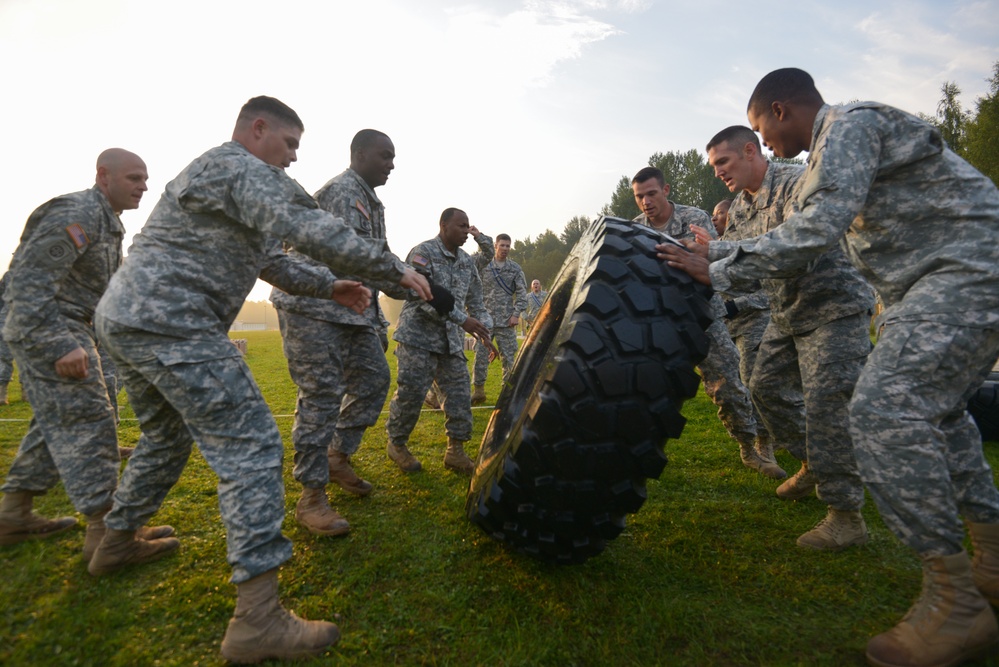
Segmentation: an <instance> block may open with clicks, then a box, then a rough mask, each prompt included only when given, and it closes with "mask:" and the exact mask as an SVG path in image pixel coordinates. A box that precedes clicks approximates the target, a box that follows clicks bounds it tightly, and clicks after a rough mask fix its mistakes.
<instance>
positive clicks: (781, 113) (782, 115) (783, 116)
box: [770, 102, 787, 123]
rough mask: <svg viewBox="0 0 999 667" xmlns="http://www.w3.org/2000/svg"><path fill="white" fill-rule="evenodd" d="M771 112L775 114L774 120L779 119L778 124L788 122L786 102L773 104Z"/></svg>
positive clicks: (771, 104)
mask: <svg viewBox="0 0 999 667" xmlns="http://www.w3.org/2000/svg"><path fill="white" fill-rule="evenodd" d="M770 111H771V112H772V113H773V115H774V118H776V119H777V122H778V123H783V122H784V121H785V120H787V104H786V103H784V102H771V103H770Z"/></svg>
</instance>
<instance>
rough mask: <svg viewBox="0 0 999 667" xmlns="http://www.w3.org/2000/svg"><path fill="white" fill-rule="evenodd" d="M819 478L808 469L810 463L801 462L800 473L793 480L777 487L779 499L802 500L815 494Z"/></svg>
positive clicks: (792, 476) (794, 475)
mask: <svg viewBox="0 0 999 667" xmlns="http://www.w3.org/2000/svg"><path fill="white" fill-rule="evenodd" d="M818 482H819V478H818V477H816V476H815V474H814V473H812V471H810V470H809V469H808V461H802V462H801V468H799V469H798V472H796V473H794V474H793V475H791V479H789V480H787V481H786V482H784V483H783V484H781V485H780V486H778V487H777V497H778V498H780V499H782V500H801V499H802V498H807V497H808V496H809V495H811V494H813V493H815V485H816V484H818Z"/></svg>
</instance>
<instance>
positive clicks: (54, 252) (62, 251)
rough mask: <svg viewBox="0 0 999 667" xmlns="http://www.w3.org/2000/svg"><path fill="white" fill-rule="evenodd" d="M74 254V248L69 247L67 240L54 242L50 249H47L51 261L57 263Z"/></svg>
mask: <svg viewBox="0 0 999 667" xmlns="http://www.w3.org/2000/svg"><path fill="white" fill-rule="evenodd" d="M72 252H73V248H72V246H70V245H69V242H68V241H66V239H59V240H56V241H53V242H52V243H50V244H49V245H48V247H46V248H45V254H46V255H47V256H48V258H49V259H50V260H52V261H53V262H56V263H60V262H62V260H64V259H65V258H66V256H67V255H69V254H71V253H72Z"/></svg>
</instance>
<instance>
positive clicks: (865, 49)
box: [0, 0, 999, 299]
mask: <svg viewBox="0 0 999 667" xmlns="http://www.w3.org/2000/svg"><path fill="white" fill-rule="evenodd" d="M997 60H999V2H997V1H996V0H987V1H967V2H946V1H942V0H904V1H891V0H890V1H886V2H869V1H862V2H855V1H853V0H841V1H839V2H835V3H833V2H800V3H794V4H793V6H792V3H789V2H784V3H777V2H770V1H761V2H756V3H744V2H716V1H714V0H700V1H699V2H696V3H695V2H683V3H681V2H656V1H653V0H617V1H615V0H563V1H561V2H553V1H548V0H509V1H504V0H467V1H464V2H462V1H460V0H455V1H451V0H419V1H417V0H409V1H406V0H364V1H363V2H344V1H343V0H330V1H327V2H320V1H318V0H316V1H313V2H307V1H304V0H283V1H282V2H272V3H264V2H258V1H257V0H240V1H238V2H237V1H229V0H197V1H195V0H170V1H169V2H167V1H162V0H146V1H143V2H139V1H138V0H134V1H131V2H130V1H127V0H88V1H87V2H79V0H0V94H2V95H3V103H2V104H0V122H2V126H3V127H5V128H6V134H5V136H4V141H3V144H4V145H5V146H6V149H5V153H6V155H7V158H6V159H5V160H4V161H3V164H2V166H0V183H2V184H3V185H2V190H0V215H2V220H3V222H2V224H0V269H2V268H4V267H6V266H7V264H8V263H9V260H10V255H11V253H12V252H13V251H14V249H15V248H16V246H17V242H18V238H19V236H20V233H21V230H22V229H23V225H24V221H25V220H26V219H27V217H28V215H29V214H30V213H31V211H32V210H34V209H35V208H36V207H37V206H39V205H41V204H42V203H44V202H45V201H47V200H48V199H51V198H52V197H54V196H57V195H60V194H63V193H67V192H74V191H78V190H83V189H86V188H88V187H90V186H91V185H93V179H94V174H95V167H94V163H95V160H96V157H97V155H98V153H100V152H101V151H102V150H103V149H105V148H109V147H112V146H119V147H122V148H126V149H128V150H131V151H133V152H135V153H137V154H139V155H140V156H141V157H142V158H143V159H144V160H145V162H146V164H147V166H148V169H149V175H150V178H149V182H148V185H149V192H147V193H146V195H145V197H144V198H143V200H142V204H141V206H140V207H139V208H138V209H137V210H134V211H126V212H125V213H124V214H123V215H122V221H123V223H124V224H125V228H126V230H127V236H126V241H125V246H126V248H127V247H128V245H129V243H130V240H129V239H130V237H131V235H133V234H135V233H136V232H138V231H139V230H140V229H141V228H142V225H143V224H144V222H145V220H146V218H147V217H148V215H149V213H150V212H151V211H152V209H153V206H154V205H155V203H156V201H157V199H158V198H159V196H160V194H161V193H162V191H163V188H164V186H165V185H166V183H167V182H168V181H169V180H171V179H172V178H173V177H174V176H176V175H177V174H178V173H179V172H180V171H181V170H182V169H183V168H184V167H185V166H186V165H187V164H189V163H190V162H191V161H192V160H194V159H195V158H196V157H198V156H199V155H201V154H202V153H203V152H205V151H206V150H208V149H209V148H212V147H213V146H217V145H219V144H221V143H223V142H225V141H227V140H228V139H229V138H230V136H231V133H232V127H233V123H234V121H235V118H236V115H237V113H238V111H239V108H240V106H242V104H243V103H244V102H245V101H246V100H247V99H249V98H250V97H253V96H256V95H271V96H274V97H277V98H279V99H281V100H282V101H284V102H285V103H287V104H289V105H290V106H291V107H293V108H294V109H296V110H297V111H298V113H299V115H300V116H301V118H302V120H303V121H304V123H305V134H304V135H303V138H302V145H301V148H300V150H299V153H298V162H296V163H295V164H293V165H292V166H291V167H290V168H289V169H288V174H289V175H290V176H292V177H293V178H295V179H296V180H298V181H299V182H300V183H301V184H302V185H303V186H304V187H305V189H306V190H308V191H310V192H314V191H316V190H318V189H319V188H320V187H321V186H322V185H323V184H324V183H325V182H326V181H328V180H329V179H330V178H332V177H333V176H335V175H336V174H338V173H340V172H341V171H343V170H344V169H345V168H346V167H347V166H348V163H349V144H350V140H351V138H352V137H353V136H354V134H355V133H356V132H357V131H358V130H360V129H362V128H374V129H378V130H381V131H383V132H385V133H387V134H388V135H389V136H390V137H391V138H392V140H393V142H394V144H395V147H396V155H397V157H396V160H395V171H393V172H392V175H391V177H390V178H389V181H388V183H387V184H386V185H384V186H382V187H381V188H379V189H378V190H377V193H378V195H379V197H380V198H381V200H382V201H383V202H384V203H385V206H386V220H387V228H388V241H389V245H390V246H391V248H392V249H393V251H394V252H395V253H396V254H398V255H400V256H402V257H405V255H406V253H407V252H408V250H409V249H410V248H411V247H412V246H414V245H416V244H417V243H419V242H421V241H424V240H426V239H429V238H431V237H433V236H435V235H436V234H437V229H438V228H437V221H438V219H439V217H440V213H441V211H442V210H443V209H445V208H447V207H450V206H456V207H459V208H462V209H464V210H465V211H467V212H468V214H469V218H470V220H471V223H472V224H473V225H475V226H477V227H478V228H479V229H480V230H482V231H483V232H485V233H487V234H489V235H491V236H495V235H496V234H498V233H501V232H506V233H508V234H510V236H512V237H513V238H514V239H515V240H519V239H526V238H534V237H536V236H537V235H538V234H540V233H541V232H543V231H544V230H546V229H551V230H553V231H555V232H556V233H559V232H561V230H562V228H563V227H564V225H565V223H566V222H568V221H569V220H570V219H571V218H572V217H573V216H576V215H586V216H590V217H595V216H597V215H598V214H599V211H600V209H601V208H602V207H603V206H604V205H605V204H606V203H608V202H609V201H610V198H611V194H612V193H613V191H614V188H615V187H616V185H617V182H618V180H619V179H620V178H621V177H622V176H626V175H627V176H629V177H630V176H631V175H632V174H634V173H635V172H636V171H638V169H640V168H641V167H643V166H645V164H646V163H647V161H648V158H649V156H651V155H652V154H653V153H656V152H666V151H671V150H677V151H687V150H690V149H691V148H695V149H698V150H700V151H702V152H703V149H704V145H705V144H706V143H707V141H708V140H709V139H710V138H711V137H712V136H713V135H714V134H715V133H716V132H717V131H719V130H721V129H723V128H725V127H727V126H729V125H735V124H745V123H746V118H745V108H746V102H747V101H748V98H749V95H750V93H751V92H752V90H753V88H754V86H755V85H756V82H757V81H758V80H759V79H760V78H761V77H762V76H763V75H765V74H766V73H767V72H770V71H771V70H774V69H777V68H780V67H800V68H802V69H805V70H806V71H808V72H809V73H810V74H812V76H813V77H814V78H815V81H816V84H817V87H818V89H819V91H820V92H821V93H822V94H823V96H824V98H825V99H826V101H828V102H831V103H838V102H847V101H850V100H854V99H865V100H866V99H873V100H878V101H880V102H884V103H887V104H891V105H893V106H897V107H899V108H901V109H905V110H906V111H910V112H913V113H915V112H923V113H929V114H932V113H934V111H935V109H936V104H937V101H938V100H939V98H940V86H941V84H942V83H943V82H944V81H953V82H955V83H957V84H958V86H959V87H960V89H961V91H962V96H961V101H962V103H963V105H964V106H965V108H974V102H975V100H976V99H977V98H978V97H979V96H981V95H984V94H986V93H987V91H988V83H987V81H986V79H988V78H989V77H990V76H991V74H992V66H993V63H994V62H996V61H997ZM667 177H668V175H667ZM465 247H466V249H467V250H472V249H474V243H473V242H472V241H471V240H469V241H468V243H467V244H466V246H465ZM514 259H516V257H515V255H514ZM268 292H269V289H268V288H267V287H266V286H265V285H264V284H263V283H258V285H257V287H255V288H254V290H253V292H251V294H250V298H251V299H264V298H266V296H267V294H268Z"/></svg>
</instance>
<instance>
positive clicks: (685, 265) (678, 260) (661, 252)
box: [656, 241, 711, 285]
mask: <svg viewBox="0 0 999 667" xmlns="http://www.w3.org/2000/svg"><path fill="white" fill-rule="evenodd" d="M683 244H684V245H685V246H686V247H687V250H684V249H683V248H678V247H677V246H675V245H673V244H672V243H661V244H659V245H657V246H656V252H657V253H658V254H657V257H659V259H662V260H666V263H667V264H668V265H669V266H671V267H673V268H675V269H680V270H681V271H686V272H687V273H689V274H690V277H691V278H693V279H694V280H696V281H697V282H699V283H702V284H704V285H710V284H711V276H710V274H709V273H708V260H707V257H702V256H701V255H700V254H699V253H698V252H697V251H695V250H694V249H695V248H703V249H704V252H705V254H707V250H708V247H707V246H702V245H700V244H698V243H697V242H696V241H684V242H683Z"/></svg>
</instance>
